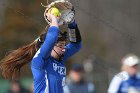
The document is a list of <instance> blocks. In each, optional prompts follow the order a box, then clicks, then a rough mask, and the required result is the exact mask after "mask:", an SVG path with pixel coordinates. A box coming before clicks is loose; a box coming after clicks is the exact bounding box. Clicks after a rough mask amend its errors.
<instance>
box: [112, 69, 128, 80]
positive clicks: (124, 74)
mask: <svg viewBox="0 0 140 93" xmlns="http://www.w3.org/2000/svg"><path fill="white" fill-rule="evenodd" d="M128 78H129V75H128V73H127V72H126V71H122V72H120V73H118V74H116V75H115V76H114V79H117V80H122V81H125V80H128Z"/></svg>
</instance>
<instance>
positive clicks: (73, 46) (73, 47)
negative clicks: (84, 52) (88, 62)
mask: <svg viewBox="0 0 140 93" xmlns="http://www.w3.org/2000/svg"><path fill="white" fill-rule="evenodd" d="M81 47H82V42H77V43H69V44H68V45H67V46H66V52H65V53H64V59H63V61H64V62H65V61H66V60H67V59H68V58H70V57H71V56H72V55H74V54H75V53H77V52H78V51H79V50H80V49H81Z"/></svg>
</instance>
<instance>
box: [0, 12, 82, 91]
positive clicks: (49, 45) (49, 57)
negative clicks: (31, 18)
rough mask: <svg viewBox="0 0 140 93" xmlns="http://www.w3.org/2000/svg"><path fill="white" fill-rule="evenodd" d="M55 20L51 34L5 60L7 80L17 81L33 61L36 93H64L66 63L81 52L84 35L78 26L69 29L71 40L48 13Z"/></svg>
mask: <svg viewBox="0 0 140 93" xmlns="http://www.w3.org/2000/svg"><path fill="white" fill-rule="evenodd" d="M47 17H48V18H49V19H50V20H51V23H50V27H49V28H48V31H47V33H46V32H45V33H43V34H41V35H40V36H39V37H38V38H37V39H36V40H35V41H34V42H33V43H31V44H29V45H26V46H24V47H22V48H19V49H17V50H15V51H13V52H11V53H10V54H9V55H8V56H6V57H5V58H4V59H3V60H2V64H1V69H2V74H3V76H4V77H5V78H9V79H16V78H17V77H18V76H19V73H20V68H21V67H22V66H23V65H25V64H27V63H29V62H30V61H31V70H32V74H33V82H34V93H63V86H64V85H65V76H66V67H65V61H66V60H67V59H68V58H70V57H71V56H72V55H74V54H75V53H76V52H78V51H79V50H80V48H81V35H80V32H79V29H78V27H77V24H76V23H75V21H74V22H72V23H71V24H69V25H68V27H69V29H71V30H69V31H68V34H69V36H68V37H69V43H68V44H66V40H67V37H66V35H65V34H62V33H61V32H60V29H59V27H58V22H57V18H56V17H55V16H54V15H52V14H50V13H47Z"/></svg>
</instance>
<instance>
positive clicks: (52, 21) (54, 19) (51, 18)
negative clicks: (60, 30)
mask: <svg viewBox="0 0 140 93" xmlns="http://www.w3.org/2000/svg"><path fill="white" fill-rule="evenodd" d="M46 16H47V18H48V20H49V21H50V26H57V27H58V21H57V17H56V16H54V15H53V14H51V13H49V12H48V13H46Z"/></svg>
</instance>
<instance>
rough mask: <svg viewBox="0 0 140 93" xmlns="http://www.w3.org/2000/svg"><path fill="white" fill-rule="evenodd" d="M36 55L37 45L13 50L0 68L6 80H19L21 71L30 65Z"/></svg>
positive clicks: (33, 44) (3, 60) (2, 61)
mask: <svg viewBox="0 0 140 93" xmlns="http://www.w3.org/2000/svg"><path fill="white" fill-rule="evenodd" d="M35 53H36V43H35V42H33V43H31V44H29V45H26V46H23V47H21V48H19V49H17V50H13V51H12V52H10V53H9V54H8V55H6V56H5V58H3V59H2V60H1V64H0V68H1V70H2V75H3V76H4V78H6V79H17V78H19V76H20V69H21V67H23V66H24V65H25V64H27V63H29V62H30V61H31V59H32V58H33V56H34V55H35Z"/></svg>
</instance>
